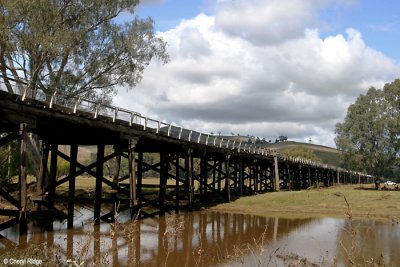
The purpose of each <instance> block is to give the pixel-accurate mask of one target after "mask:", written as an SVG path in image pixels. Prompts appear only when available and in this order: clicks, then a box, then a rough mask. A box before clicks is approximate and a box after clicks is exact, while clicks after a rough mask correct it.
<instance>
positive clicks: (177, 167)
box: [175, 155, 180, 213]
mask: <svg viewBox="0 0 400 267" xmlns="http://www.w3.org/2000/svg"><path fill="white" fill-rule="evenodd" d="M179 169H180V168H179V155H176V161H175V213H179V179H180V177H179V173H180V172H179Z"/></svg>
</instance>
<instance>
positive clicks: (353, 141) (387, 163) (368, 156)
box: [335, 80, 400, 176]
mask: <svg viewBox="0 0 400 267" xmlns="http://www.w3.org/2000/svg"><path fill="white" fill-rule="evenodd" d="M399 115H400V80H395V81H394V82H392V83H390V84H386V85H385V86H384V88H383V89H382V90H378V89H375V88H373V87H372V88H370V89H369V90H368V92H367V94H366V95H360V96H359V97H358V98H357V100H356V102H355V103H354V104H352V105H350V107H349V108H348V110H347V116H346V118H345V120H344V122H342V123H338V124H337V125H336V139H335V142H336V145H337V147H338V149H340V150H341V151H342V152H343V166H344V167H345V168H349V169H354V170H357V171H362V172H366V173H369V174H372V175H377V176H380V175H384V174H385V173H388V171H389V170H390V169H392V168H393V167H394V164H395V162H396V160H397V155H398V153H399V148H400V147H399V140H398V136H399V131H400V116H399Z"/></svg>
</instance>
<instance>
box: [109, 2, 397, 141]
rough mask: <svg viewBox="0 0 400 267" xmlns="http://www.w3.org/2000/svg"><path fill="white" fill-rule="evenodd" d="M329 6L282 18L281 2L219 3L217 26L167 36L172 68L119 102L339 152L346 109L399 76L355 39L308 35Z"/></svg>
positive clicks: (192, 24)
mask: <svg viewBox="0 0 400 267" xmlns="http://www.w3.org/2000/svg"><path fill="white" fill-rule="evenodd" d="M328 2H332V1H324V0H315V1H300V0H293V1H285V2H284V3H285V4H282V6H284V8H283V9H282V6H278V3H279V4H281V3H282V1H277V0H271V1H258V0H250V1H218V3H217V7H216V12H215V15H214V16H207V15H204V14H199V15H198V16H196V17H194V18H192V19H190V20H185V21H182V22H181V23H180V24H179V25H178V26H177V27H175V28H174V29H171V30H169V31H166V32H162V33H160V35H161V36H162V37H163V38H164V39H165V40H166V41H167V42H168V44H169V47H168V49H169V53H170V55H171V62H170V63H169V64H167V65H165V66H163V65H161V64H160V63H158V62H153V63H152V64H151V65H150V66H149V67H148V69H147V70H146V71H145V74H144V79H143V81H142V83H141V84H140V85H139V86H138V87H137V88H134V89H133V90H132V91H130V92H126V91H125V90H121V92H120V93H119V94H118V96H117V98H116V100H115V102H116V103H117V104H118V105H122V106H124V107H126V108H130V109H134V110H136V111H139V112H141V113H143V114H145V115H149V116H153V117H156V118H161V119H163V120H166V121H169V122H175V123H177V124H179V125H182V126H184V127H190V128H193V129H196V130H200V131H204V132H211V131H213V132H218V131H221V132H223V133H230V132H234V133H240V134H243V135H246V134H252V135H256V136H260V137H266V138H275V137H277V136H278V135H281V134H283V135H287V136H288V137H289V139H291V140H294V139H295V140H299V141H303V140H304V139H307V140H308V138H309V137H311V138H312V140H313V143H321V144H325V145H331V146H333V145H334V143H333V137H334V127H335V123H336V122H338V121H339V120H341V119H343V117H344V115H345V113H346V110H347V106H348V105H349V104H350V103H351V102H352V101H354V100H355V98H356V97H357V96H358V95H359V94H360V93H364V92H366V90H367V89H368V88H369V87H370V86H377V87H380V86H381V85H383V84H384V83H385V82H389V81H392V80H393V79H394V78H395V77H397V76H398V74H399V70H400V68H399V66H397V65H395V63H394V62H393V61H392V60H390V59H389V58H387V57H386V56H385V55H383V54H382V53H380V52H379V51H375V50H373V49H371V48H370V47H368V45H367V44H365V42H364V41H363V39H362V35H361V33H360V32H359V31H357V30H356V29H348V30H347V32H346V33H343V34H337V35H334V36H328V37H326V38H321V37H320V35H319V33H318V30H317V29H314V28H311V27H310V25H313V21H314V20H316V17H317V8H316V7H315V6H314V5H316V6H319V7H322V5H323V4H327V3H328ZM312 4H314V5H312ZM294 9H296V10H294ZM285 10H286V12H284V11H285ZM271 27H272V28H271ZM267 28H268V29H270V30H266V29H267Z"/></svg>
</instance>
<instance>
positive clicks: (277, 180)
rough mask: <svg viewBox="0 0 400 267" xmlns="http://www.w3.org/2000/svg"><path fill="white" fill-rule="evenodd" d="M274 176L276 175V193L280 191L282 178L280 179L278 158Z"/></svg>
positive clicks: (275, 159) (276, 158)
mask: <svg viewBox="0 0 400 267" xmlns="http://www.w3.org/2000/svg"><path fill="white" fill-rule="evenodd" d="M274 175H275V191H276V192H278V191H279V190H280V185H279V184H280V178H279V167H278V157H277V156H274Z"/></svg>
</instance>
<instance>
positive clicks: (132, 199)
mask: <svg viewBox="0 0 400 267" xmlns="http://www.w3.org/2000/svg"><path fill="white" fill-rule="evenodd" d="M136 144H137V140H136V139H131V140H130V142H129V151H128V165H129V208H130V210H131V219H132V218H133V216H134V208H135V205H136V202H137V201H136V162H135V148H136Z"/></svg>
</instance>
